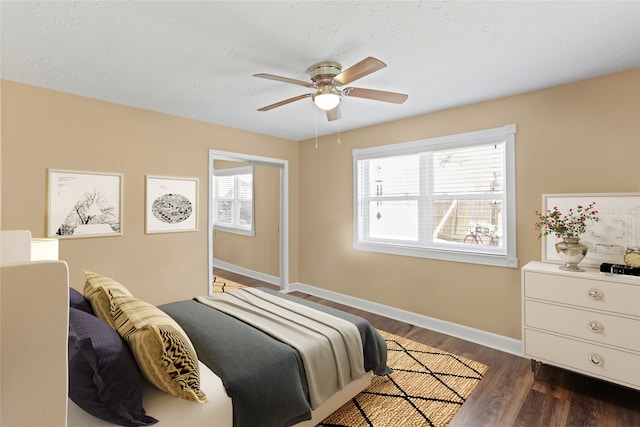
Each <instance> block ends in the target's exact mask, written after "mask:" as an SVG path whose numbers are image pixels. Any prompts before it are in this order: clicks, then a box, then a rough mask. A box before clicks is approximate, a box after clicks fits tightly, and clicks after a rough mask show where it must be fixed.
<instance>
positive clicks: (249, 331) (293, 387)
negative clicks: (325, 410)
mask: <svg viewBox="0 0 640 427" xmlns="http://www.w3.org/2000/svg"><path fill="white" fill-rule="evenodd" d="M262 290H263V291H265V292H269V293H272V294H273V295H277V296H279V297H281V298H285V299H291V300H294V301H296V302H298V303H300V304H303V305H306V306H308V307H312V308H315V309H318V310H320V311H323V312H325V313H329V314H332V315H334V316H337V317H340V318H342V319H345V320H348V321H350V322H352V323H353V324H355V325H356V327H357V328H358V331H359V332H360V337H361V338H362V343H363V352H364V365H365V366H364V368H365V370H366V371H370V370H372V371H374V373H376V374H378V375H386V374H387V373H389V372H390V370H389V368H388V367H387V366H386V357H387V347H386V343H385V341H384V339H383V338H382V337H381V336H380V335H379V334H378V333H377V331H376V330H375V329H374V328H373V327H372V326H371V325H370V324H369V323H368V322H367V321H366V320H364V319H362V318H361V317H358V316H354V315H351V314H348V313H344V312H341V311H339V310H335V309H332V308H329V307H325V306H322V305H320V304H316V303H313V302H310V301H306V300H303V299H299V298H295V297H292V296H290V295H285V294H282V293H279V292H275V291H271V290H269V289H262ZM160 308H161V309H162V310H163V311H165V312H166V313H167V314H169V315H170V316H171V317H172V318H173V319H175V320H176V322H178V323H179V324H180V326H181V327H182V328H183V329H184V330H185V332H186V333H187V334H188V335H189V338H190V339H191V341H192V343H193V345H194V347H195V349H196V352H197V353H198V357H199V359H200V360H201V361H202V362H203V363H204V364H205V365H207V366H208V367H209V368H210V369H211V370H212V371H213V372H215V373H216V375H218V376H219V377H220V378H221V379H222V382H223V383H224V385H225V388H226V390H227V394H228V395H229V397H231V399H232V401H233V416H234V426H235V427H258V426H264V427H271V426H273V427H283V426H289V425H293V424H296V423H298V422H300V421H304V420H308V419H310V418H311V408H310V405H309V396H308V386H307V381H306V378H305V372H304V366H303V363H302V359H301V358H300V355H299V354H298V352H297V351H296V350H295V349H293V348H292V347H290V346H289V345H287V344H284V343H282V342H280V341H278V340H275V339H273V338H271V337H270V336H268V335H266V334H264V333H263V332H261V331H259V330H257V329H255V328H253V327H252V326H250V325H247V324H246V323H244V322H242V321H240V320H238V319H236V318H234V317H231V316H229V315H227V314H225V313H222V312H220V311H218V310H216V309H214V308H211V307H209V306H207V305H204V304H201V303H199V302H197V301H195V300H189V301H179V302H174V303H170V304H165V305H162V306H160ZM214 424H215V420H212V425H214Z"/></svg>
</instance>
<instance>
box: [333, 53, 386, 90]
mask: <svg viewBox="0 0 640 427" xmlns="http://www.w3.org/2000/svg"><path fill="white" fill-rule="evenodd" d="M386 66H387V64H385V63H384V62H382V61H380V60H379V59H376V58H374V57H372V56H370V57H368V58H365V59H363V60H362V61H360V62H358V63H357V64H355V65H352V66H351V67H349V68H347V69H346V70H344V71H343V72H341V73H340V74H338V75H337V76H335V77H334V78H333V80H334V81H335V82H336V83H338V84H339V85H346V84H349V83H351V82H353V81H356V80H358V79H359V78H362V77H364V76H366V75H368V74H371V73H373V72H374V71H378V70H381V69H383V68H384V67H386Z"/></svg>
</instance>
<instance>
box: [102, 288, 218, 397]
mask: <svg viewBox="0 0 640 427" xmlns="http://www.w3.org/2000/svg"><path fill="white" fill-rule="evenodd" d="M113 302H114V304H113V306H114V310H113V320H114V323H115V328H116V330H117V331H118V333H119V334H120V335H121V336H122V338H124V339H125V341H127V343H128V344H129V348H130V349H131V352H132V353H133V357H134V358H135V359H136V362H137V363H138V367H139V368H140V371H141V372H142V373H143V374H144V376H145V377H146V378H147V379H148V380H149V381H150V382H151V383H152V384H153V385H155V386H156V387H158V388H159V389H160V390H162V391H165V392H166V393H169V394H171V395H172V396H176V397H180V398H182V399H186V400H193V401H196V402H201V403H205V402H207V396H206V395H205V393H204V392H203V391H202V390H200V368H199V366H198V355H197V354H196V351H195V349H194V348H193V345H192V344H191V341H190V340H189V337H188V336H187V334H186V333H185V332H184V330H183V329H182V328H181V327H180V325H178V324H177V323H176V321H175V320H173V319H172V318H171V317H169V316H168V315H167V314H166V313H165V312H163V311H162V310H160V309H159V308H157V307H155V306H153V305H151V304H149V303H147V302H144V301H140V300H139V299H137V298H134V297H131V296H119V297H115V298H114V301H113Z"/></svg>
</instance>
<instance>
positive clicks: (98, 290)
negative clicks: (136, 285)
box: [82, 270, 132, 327]
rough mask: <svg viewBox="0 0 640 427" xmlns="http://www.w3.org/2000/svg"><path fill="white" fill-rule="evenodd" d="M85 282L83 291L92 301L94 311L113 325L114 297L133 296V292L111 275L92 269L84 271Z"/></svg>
mask: <svg viewBox="0 0 640 427" xmlns="http://www.w3.org/2000/svg"><path fill="white" fill-rule="evenodd" d="M84 277H85V279H86V280H85V283H84V289H83V291H82V293H83V294H84V297H85V298H86V299H88V300H89V302H90V303H91V308H93V312H94V313H95V315H96V316H98V317H99V318H100V319H102V320H104V321H105V322H107V323H108V324H109V325H110V326H111V327H115V326H114V325H113V315H112V312H113V308H114V307H113V298H115V297H117V296H132V295H131V292H129V290H128V289H127V288H126V287H125V286H124V285H122V284H120V283H118V282H116V281H115V280H113V279H111V278H110V277H105V276H102V275H100V274H96V273H93V272H91V271H87V270H85V271H84Z"/></svg>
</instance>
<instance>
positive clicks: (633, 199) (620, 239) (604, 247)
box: [542, 193, 640, 267]
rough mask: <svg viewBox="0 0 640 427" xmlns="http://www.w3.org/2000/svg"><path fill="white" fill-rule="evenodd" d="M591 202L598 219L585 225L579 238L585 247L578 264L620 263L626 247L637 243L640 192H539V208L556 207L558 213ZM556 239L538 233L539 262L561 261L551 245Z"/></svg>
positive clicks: (588, 265)
mask: <svg viewBox="0 0 640 427" xmlns="http://www.w3.org/2000/svg"><path fill="white" fill-rule="evenodd" d="M591 202H595V203H596V205H595V209H596V210H597V211H598V216H599V217H600V220H599V221H598V222H591V223H590V224H588V226H587V229H586V232H585V233H584V234H583V235H582V236H581V237H580V241H581V242H582V243H585V244H586V245H588V246H589V251H588V252H587V256H586V257H585V258H584V260H583V261H582V262H581V263H580V265H581V266H587V267H599V266H600V264H602V263H604V262H606V263H611V264H624V259H623V257H624V253H625V251H626V249H627V248H628V247H630V246H640V193H599V194H543V195H542V211H543V212H545V211H546V210H547V209H553V208H554V207H556V206H557V207H558V209H559V210H560V211H562V212H565V211H568V210H569V208H574V209H575V207H576V206H578V205H582V206H586V205H588V204H589V203H591ZM559 241H560V239H559V238H557V237H555V236H553V235H548V236H542V261H543V262H552V263H558V264H561V263H562V261H561V260H560V257H558V254H557V253H556V249H555V244H556V243H557V242H559Z"/></svg>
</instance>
